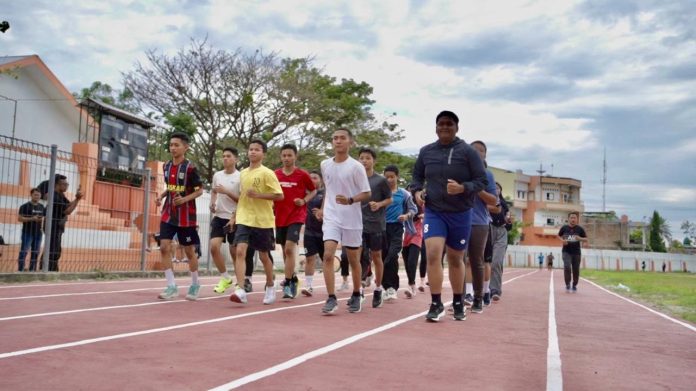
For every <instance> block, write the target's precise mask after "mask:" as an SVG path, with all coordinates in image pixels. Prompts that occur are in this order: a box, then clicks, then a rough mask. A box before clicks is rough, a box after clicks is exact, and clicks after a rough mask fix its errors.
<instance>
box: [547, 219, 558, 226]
mask: <svg viewBox="0 0 696 391" xmlns="http://www.w3.org/2000/svg"><path fill="white" fill-rule="evenodd" d="M546 225H556V220H555V219H554V218H552V217H549V218H548V219H546Z"/></svg>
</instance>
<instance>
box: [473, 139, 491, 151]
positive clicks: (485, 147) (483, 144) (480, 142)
mask: <svg viewBox="0 0 696 391" xmlns="http://www.w3.org/2000/svg"><path fill="white" fill-rule="evenodd" d="M474 144H481V145H482V146H483V150H484V151H486V152H488V147H487V146H486V143H484V142H483V141H481V140H476V141H472V142H471V145H474Z"/></svg>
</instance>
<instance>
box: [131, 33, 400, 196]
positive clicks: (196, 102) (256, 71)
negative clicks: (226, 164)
mask: <svg viewBox="0 0 696 391" xmlns="http://www.w3.org/2000/svg"><path fill="white" fill-rule="evenodd" d="M146 57H147V62H146V63H145V64H142V63H137V64H136V66H135V69H134V70H133V71H131V72H127V73H125V74H124V85H125V88H126V89H128V90H129V91H132V93H133V96H134V99H135V100H136V101H137V102H138V103H139V104H140V105H141V107H146V108H148V109H152V110H153V111H154V112H155V116H156V117H159V118H162V119H164V120H165V121H167V122H168V123H169V124H170V125H172V120H173V118H179V119H181V116H182V115H186V116H188V117H190V118H191V119H192V120H193V126H194V128H195V132H194V135H193V139H192V142H191V149H192V153H191V154H190V156H191V160H193V161H194V163H196V165H197V166H198V167H199V170H200V172H201V175H202V176H203V178H204V181H207V182H208V183H210V181H211V180H212V176H213V173H214V172H215V171H216V170H217V169H219V166H220V165H219V162H218V160H217V159H219V157H218V156H217V155H218V154H219V152H220V150H221V149H222V148H223V147H224V146H226V145H234V146H236V147H237V148H238V149H239V150H240V152H241V151H245V150H246V148H247V147H248V145H249V143H250V141H252V140H253V139H262V140H264V141H266V142H267V143H268V144H269V147H271V148H272V147H277V146H279V145H281V144H283V143H286V142H293V143H294V144H295V145H297V146H298V148H299V149H300V151H301V154H300V162H299V163H300V164H304V165H305V166H308V165H307V164H306V163H309V162H311V163H312V167H317V166H318V164H316V163H317V162H316V161H317V160H320V159H321V158H323V157H325V156H326V154H327V152H328V149H329V148H330V147H331V143H330V139H331V138H330V135H331V132H333V130H334V129H335V128H336V127H339V126H346V127H349V128H350V129H351V130H353V131H354V132H355V133H356V140H358V142H359V143H360V142H370V143H374V144H370V145H372V146H373V147H376V148H381V147H384V146H386V145H389V144H390V143H392V142H394V141H397V140H399V139H400V138H401V130H400V129H399V128H398V125H396V124H393V123H389V122H388V121H386V120H385V121H382V122H379V121H378V120H377V119H376V117H375V116H374V114H373V113H372V112H371V111H370V108H371V106H372V104H374V101H372V100H371V99H370V95H371V94H372V87H371V86H370V85H369V84H367V83H365V82H355V81H353V80H346V79H343V80H341V81H340V82H337V81H336V79H335V78H333V77H330V76H327V75H324V74H322V72H321V71H320V70H319V69H317V68H316V67H314V66H313V63H312V59H311V58H300V59H280V58H279V57H278V56H277V55H276V54H275V53H270V54H265V53H263V52H262V51H260V50H257V51H255V52H254V53H251V54H248V53H244V52H243V51H242V50H237V51H234V52H227V51H223V50H216V49H214V48H213V47H212V46H210V45H209V44H208V43H207V40H206V39H203V40H195V39H192V40H191V43H190V45H189V47H187V48H182V49H180V50H179V51H178V53H177V54H176V55H174V56H171V57H170V56H167V55H165V54H160V53H158V52H157V51H156V50H149V51H147V52H146ZM172 116H174V117H172ZM276 154H277V151H275V150H271V152H270V153H269V156H268V158H269V160H268V165H269V166H272V165H274V164H277V162H275V159H276V157H275V155H276ZM242 159H244V156H242Z"/></svg>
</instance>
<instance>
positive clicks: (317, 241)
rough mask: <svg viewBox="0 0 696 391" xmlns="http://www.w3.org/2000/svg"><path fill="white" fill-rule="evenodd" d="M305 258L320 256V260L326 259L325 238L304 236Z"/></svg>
mask: <svg viewBox="0 0 696 391" xmlns="http://www.w3.org/2000/svg"><path fill="white" fill-rule="evenodd" d="M304 246H305V256H307V257H311V256H312V255H316V254H319V257H320V258H324V238H323V237H322V236H321V235H307V234H306V233H305V236H304Z"/></svg>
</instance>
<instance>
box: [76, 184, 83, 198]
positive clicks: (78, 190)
mask: <svg viewBox="0 0 696 391" xmlns="http://www.w3.org/2000/svg"><path fill="white" fill-rule="evenodd" d="M84 196H85V195H84V194H82V185H80V186H78V187H77V193H75V199H76V200H81V199H82V197H84Z"/></svg>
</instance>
